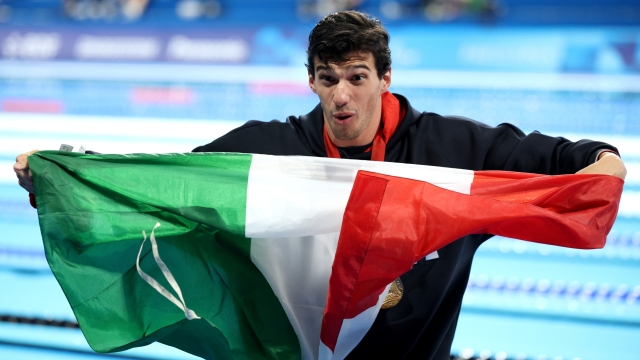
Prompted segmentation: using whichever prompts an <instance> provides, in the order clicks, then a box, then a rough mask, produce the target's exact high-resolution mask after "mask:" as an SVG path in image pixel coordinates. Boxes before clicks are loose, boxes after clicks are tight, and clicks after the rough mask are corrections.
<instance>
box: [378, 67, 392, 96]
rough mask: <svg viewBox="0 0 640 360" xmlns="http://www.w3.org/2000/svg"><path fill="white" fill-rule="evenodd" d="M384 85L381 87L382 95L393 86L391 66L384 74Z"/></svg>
mask: <svg viewBox="0 0 640 360" xmlns="http://www.w3.org/2000/svg"><path fill="white" fill-rule="evenodd" d="M381 81H382V86H381V87H380V95H382V94H384V93H386V92H387V91H389V87H390V86H391V68H389V70H387V72H386V73H384V75H382V79H381Z"/></svg>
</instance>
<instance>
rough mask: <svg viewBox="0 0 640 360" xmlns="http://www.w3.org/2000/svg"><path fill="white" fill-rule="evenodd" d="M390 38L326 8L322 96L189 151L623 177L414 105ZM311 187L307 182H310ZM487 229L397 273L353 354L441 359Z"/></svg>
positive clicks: (315, 44)
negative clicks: (393, 294) (394, 295)
mask: <svg viewBox="0 0 640 360" xmlns="http://www.w3.org/2000/svg"><path fill="white" fill-rule="evenodd" d="M388 41H389V36H388V34H387V32H386V30H385V29H384V28H383V27H382V25H381V24H380V22H379V21H378V20H375V19H372V18H370V17H368V16H367V15H364V14H362V13H358V12H353V11H347V12H340V13H337V14H333V15H329V16H327V17H326V18H325V19H323V20H322V21H320V22H319V23H318V24H317V25H316V27H315V28H314V29H313V31H312V32H311V34H310V36H309V48H308V65H307V68H308V75H309V86H310V87H311V90H312V91H313V92H315V93H316V94H317V95H318V97H319V99H320V104H319V105H318V106H317V107H316V108H315V109H313V110H312V111H311V112H310V113H309V114H307V115H304V116H301V117H294V116H290V117H289V118H288V119H287V121H286V122H277V121H272V122H259V121H250V122H248V123H246V124H245V125H243V126H241V127H240V128H237V129H235V130H233V131H231V132H230V133H228V134H226V135H224V136H222V137H221V138H219V139H217V140H215V141H213V142H211V143H209V144H207V145H203V146H200V147H198V148H196V149H194V151H199V152H202V151H207V152H208V151H214V152H243V153H259V154H271V155H305V156H319V157H335V158H350V159H361V160H376V161H392V162H401V163H412V164H423V165H434V166H444V167H454V168H462V169H470V170H508V171H521V172H532V173H541V174H568V173H575V172H579V173H594V174H608V175H613V176H617V177H620V178H622V179H624V177H625V175H626V169H625V167H624V164H623V163H622V161H621V160H620V158H619V157H618V156H617V155H616V149H615V148H614V147H612V146H610V145H607V144H604V143H600V142H594V141H589V140H581V141H578V142H575V143H574V142H570V141H568V140H567V139H564V138H553V137H548V136H545V135H542V134H539V133H537V132H534V133H532V134H529V135H525V134H523V133H522V131H520V130H519V129H518V128H516V127H514V126H512V125H509V124H501V125H499V126H497V127H490V126H487V125H484V124H482V123H479V122H475V121H472V120H469V119H465V118H459V117H443V116H440V115H437V114H433V113H421V112H419V111H417V110H415V109H413V108H412V107H411V105H410V103H409V101H408V100H407V99H406V98H404V97H403V96H401V95H392V94H391V93H389V92H388V89H389V86H390V85H391V57H390V50H389V47H388ZM28 154H30V153H26V154H22V155H20V156H18V158H17V159H16V164H15V165H14V170H15V171H16V173H17V176H18V178H19V181H20V184H21V185H22V186H23V187H24V188H25V189H27V190H29V191H31V192H32V191H33V185H32V182H31V180H30V176H29V170H28V164H27V156H28ZM310 191H313V189H310ZM491 236H492V235H488V234H481V235H468V236H465V237H463V238H461V239H458V240H457V241H455V242H453V243H451V244H450V245H447V246H445V247H444V248H441V249H440V250H438V258H437V259H432V260H426V259H424V260H421V261H419V262H418V263H416V264H415V266H414V267H413V269H412V270H411V271H409V272H408V273H406V274H404V275H403V276H402V277H401V281H402V283H403V284H404V295H403V297H402V299H401V300H400V302H399V303H398V304H396V305H395V306H392V307H390V308H388V309H383V310H381V311H380V313H379V314H378V316H377V318H376V320H375V322H374V324H373V326H372V327H371V329H370V330H369V332H368V333H367V335H366V336H365V338H364V339H363V340H362V341H361V342H360V343H359V344H358V346H357V347H356V348H355V349H354V350H353V351H352V352H351V354H350V355H349V357H350V358H354V359H364V358H390V359H400V358H419V359H448V357H449V351H450V347H451V342H452V341H453V336H454V332H455V327H456V322H457V319H458V315H459V312H460V306H461V302H462V296H463V294H464V291H465V288H466V284H467V280H468V277H469V271H470V268H471V262H472V258H473V255H474V253H475V251H476V249H477V248H478V246H480V245H481V244H482V242H483V241H485V240H487V239H488V238H490V237H491Z"/></svg>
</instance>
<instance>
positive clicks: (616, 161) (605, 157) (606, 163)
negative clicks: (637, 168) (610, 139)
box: [576, 152, 627, 180]
mask: <svg viewBox="0 0 640 360" xmlns="http://www.w3.org/2000/svg"><path fill="white" fill-rule="evenodd" d="M576 174H604V175H611V176H616V177H619V178H620V179H622V180H624V178H625V177H626V176H627V168H626V167H625V166H624V163H623V162H622V159H620V157H619V156H618V155H616V154H614V153H611V152H606V153H603V154H602V155H600V157H599V159H598V161H596V162H595V163H593V164H591V165H589V166H587V167H586V168H584V169H582V170H580V171H578V172H577V173H576Z"/></svg>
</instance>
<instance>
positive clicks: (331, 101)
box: [309, 52, 391, 147]
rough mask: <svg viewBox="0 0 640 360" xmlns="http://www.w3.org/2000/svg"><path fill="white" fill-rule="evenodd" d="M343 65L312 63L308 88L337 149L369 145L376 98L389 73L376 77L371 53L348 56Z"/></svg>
mask: <svg viewBox="0 0 640 360" xmlns="http://www.w3.org/2000/svg"><path fill="white" fill-rule="evenodd" d="M346 58H347V59H349V60H347V61H345V62H343V63H332V62H329V63H328V64H326V65H325V64H323V63H322V62H321V61H320V60H319V59H318V58H317V57H316V59H315V60H314V65H315V76H314V74H309V86H310V87H311V90H313V92H315V93H316V94H318V97H319V98H320V104H321V106H322V110H323V113H324V123H325V126H326V128H327V132H328V134H329V137H330V138H331V140H332V141H333V143H334V144H335V145H337V146H339V147H346V146H360V145H366V144H369V143H370V142H371V141H373V138H374V136H375V134H376V131H377V130H378V126H379V125H380V117H381V114H382V104H381V101H380V96H381V95H382V94H383V93H384V92H386V91H387V90H388V89H389V85H390V84H391V70H389V71H387V73H385V74H384V75H383V76H382V79H379V78H378V74H377V71H376V67H375V60H374V58H373V55H372V54H371V53H360V52H358V53H351V54H348V56H346Z"/></svg>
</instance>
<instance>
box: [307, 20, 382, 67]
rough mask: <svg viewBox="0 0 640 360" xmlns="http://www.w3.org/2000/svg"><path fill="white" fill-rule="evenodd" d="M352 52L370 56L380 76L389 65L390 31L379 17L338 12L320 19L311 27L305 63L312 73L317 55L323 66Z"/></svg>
mask: <svg viewBox="0 0 640 360" xmlns="http://www.w3.org/2000/svg"><path fill="white" fill-rule="evenodd" d="M354 51H356V52H357V51H362V52H369V53H371V54H372V55H373V58H374V60H375V64H376V71H377V72H378V78H380V79H381V78H382V76H383V75H384V74H385V73H386V72H387V71H388V70H389V68H391V50H390V49H389V33H388V32H387V30H386V29H385V28H384V27H383V26H382V23H381V22H380V20H378V19H376V18H374V17H372V16H369V15H367V14H364V13H361V12H358V11H353V10H349V11H341V12H338V13H335V14H331V15H328V16H327V17H325V18H324V19H322V20H320V22H319V23H318V24H316V26H315V27H314V28H313V30H311V33H310V34H309V48H308V49H307V64H305V65H306V66H307V69H308V70H309V73H310V74H312V75H313V76H315V64H314V59H315V58H316V57H318V59H320V61H321V62H322V63H323V64H325V65H326V64H327V63H328V62H329V61H331V62H336V63H341V62H345V61H348V60H349V59H348V58H346V56H347V54H349V53H351V52H354Z"/></svg>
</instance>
